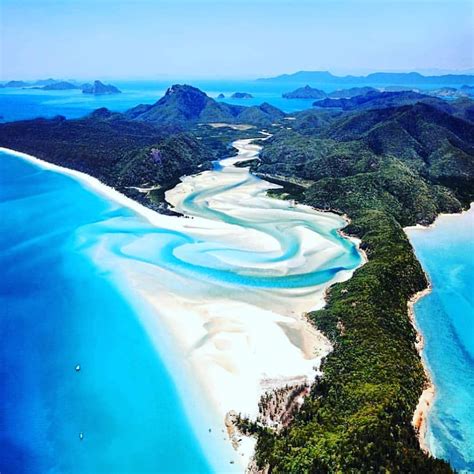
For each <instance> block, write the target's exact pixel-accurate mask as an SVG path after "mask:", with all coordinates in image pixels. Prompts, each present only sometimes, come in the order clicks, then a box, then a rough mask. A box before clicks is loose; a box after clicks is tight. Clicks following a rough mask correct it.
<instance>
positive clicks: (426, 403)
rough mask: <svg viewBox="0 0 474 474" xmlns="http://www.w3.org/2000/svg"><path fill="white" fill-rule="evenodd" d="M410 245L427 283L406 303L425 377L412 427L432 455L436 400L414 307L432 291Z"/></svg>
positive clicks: (416, 227) (444, 215)
mask: <svg viewBox="0 0 474 474" xmlns="http://www.w3.org/2000/svg"><path fill="white" fill-rule="evenodd" d="M473 207H474V202H471V203H470V205H469V207H468V208H467V209H463V210H462V211H461V212H456V213H451V214H448V213H441V214H438V216H437V217H436V219H435V220H434V221H433V222H432V223H431V224H429V225H421V224H416V225H413V226H407V227H404V228H403V231H404V232H405V235H406V236H407V238H408V240H410V238H409V235H408V232H407V231H412V230H419V231H427V230H430V229H433V228H434V227H436V226H437V225H438V224H439V220H440V219H446V218H447V219H450V218H453V217H459V216H462V215H464V214H466V213H467V212H469V211H470V210H471V209H472V208H473ZM410 245H411V246H412V249H413V253H414V254H415V256H416V258H417V260H418V262H419V263H420V265H421V268H422V270H423V273H424V275H425V278H426V281H427V282H428V286H427V287H426V288H424V289H423V290H420V291H418V292H417V293H415V294H414V295H413V296H412V297H411V298H410V299H409V300H408V302H407V311H408V318H409V320H410V322H411V324H412V326H413V328H414V329H415V331H416V339H417V340H416V343H415V347H416V350H417V351H418V354H419V356H420V360H421V364H422V366H423V370H424V373H425V376H426V386H425V388H424V389H423V392H422V393H421V395H420V398H419V399H418V404H417V406H416V408H415V411H414V413H413V418H412V425H413V427H414V428H415V432H416V435H417V438H418V442H419V444H420V448H421V450H422V451H423V452H425V453H426V454H429V455H432V454H431V451H430V448H429V446H428V443H427V442H426V432H427V429H428V417H429V414H430V410H431V408H432V406H433V403H434V400H435V398H436V386H435V384H434V382H433V377H432V375H431V373H430V369H429V367H428V365H427V363H426V361H425V360H424V357H423V350H424V345H425V342H424V336H423V332H422V331H421V329H420V328H419V326H418V324H417V320H416V312H415V305H416V303H417V302H418V301H419V300H421V299H422V298H423V297H425V296H427V295H429V294H430V293H431V292H432V291H433V285H432V283H431V279H430V277H429V275H428V273H427V272H426V270H425V269H424V268H423V266H422V264H421V262H420V260H419V258H418V256H417V255H416V252H415V248H414V247H413V245H412V243H411V241H410Z"/></svg>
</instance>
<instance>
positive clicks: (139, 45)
mask: <svg viewBox="0 0 474 474" xmlns="http://www.w3.org/2000/svg"><path fill="white" fill-rule="evenodd" d="M454 3H455V4H456V8H453V4H454ZM382 4H383V8H380V6H381V5H382ZM472 19H473V12H472V3H471V2H469V1H464V0H455V1H454V2H453V1H451V2H449V1H446V0H439V1H436V2H430V3H429V4H428V3H427V2H426V1H416V2H407V1H398V2H392V1H385V2H375V1H373V0H362V1H357V2H354V1H351V0H336V1H332V2H329V1H322V2H317V3H316V2H309V1H306V0H300V1H298V2H292V3H290V2H288V1H278V0H276V1H273V2H270V1H269V0H255V1H254V2H250V1H247V0H244V1H242V0H241V1H239V2H238V1H236V0H229V1H220V2H217V1H208V0H207V1H192V0H175V1H173V2H172V1H170V0H160V1H154V2H152V1H151V0H139V1H135V2H131V1H129V0H128V1H127V0H114V1H112V0H102V1H97V0H96V1H92V0H70V1H64V0H35V1H32V0H25V1H22V2H18V1H17V0H16V1H15V0H0V21H1V26H2V28H1V31H2V33H1V46H0V54H1V58H0V79H1V80H11V79H38V78H44V77H57V78H63V79H67V78H77V79H89V78H96V77H100V78H102V79H108V78H116V79H120V78H123V79H125V78H136V79H138V78H141V79H146V78H148V79H151V78H171V77H173V78H178V77H181V78H186V79H191V78H196V79H198V78H226V77H233V78H256V77H265V76H266V77H268V76H273V75H279V74H283V73H293V72H296V71H299V70H313V71H314V70H323V71H326V70H327V71H330V72H332V73H333V74H335V75H345V74H357V75H366V74H368V73H370V72H375V71H384V72H388V71H397V72H400V71H406V72H408V71H418V72H421V73H424V74H434V75H436V74H443V73H449V72H457V73H466V72H467V73H472V72H473V68H474V62H473V43H474V34H473V31H472ZM400 30H403V34H402V35H400ZM308 50H310V51H311V54H308Z"/></svg>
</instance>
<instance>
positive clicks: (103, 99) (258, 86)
mask: <svg viewBox="0 0 474 474" xmlns="http://www.w3.org/2000/svg"><path fill="white" fill-rule="evenodd" d="M104 82H107V83H109V82H110V83H111V84H114V85H116V86H117V87H118V88H119V89H120V90H121V91H122V94H117V95H109V96H107V95H105V96H92V95H88V94H83V93H82V92H81V91H80V90H74V89H73V90H66V91H43V90H35V89H28V88H27V89H22V88H4V89H2V88H0V123H1V122H2V121H3V122H10V121H14V120H26V119H32V118H37V117H45V118H50V117H54V116H55V115H63V116H65V117H66V118H79V117H82V116H84V115H87V114H88V113H90V112H92V111H93V110H95V109H98V108H100V107H107V108H109V109H110V110H112V111H114V112H123V111H125V110H127V109H129V108H131V107H134V106H136V105H138V104H153V103H154V102H156V101H157V100H158V99H160V98H161V97H162V96H163V95H164V94H165V92H166V89H167V88H168V87H170V86H171V85H173V84H183V83H186V84H190V85H193V86H195V87H198V88H200V89H202V90H203V91H204V92H206V93H207V94H208V95H209V96H210V97H213V98H215V99H217V96H218V95H219V94H221V93H223V94H224V95H225V98H224V99H218V100H219V101H220V102H227V103H229V104H235V105H247V106H249V105H260V104H262V103H263V102H268V103H270V104H272V105H274V106H275V107H278V108H279V109H281V110H283V111H284V112H288V113H291V112H296V111H299V110H305V109H309V108H311V106H312V103H313V102H314V100H313V99H284V98H282V96H281V95H282V93H284V92H289V91H292V90H294V89H296V88H297V87H301V86H304V84H300V83H294V84H292V83H289V84H288V83H287V84H281V83H277V82H275V83H272V82H261V81H255V80H206V81H204V80H198V79H196V80H192V79H189V80H182V79H169V80H163V79H160V80H156V81H154V80H141V81H138V80H135V81H132V80H128V81H125V80H112V79H111V80H110V81H109V80H107V81H104ZM312 85H313V84H312ZM357 85H360V84H357V83H354V84H348V85H344V86H335V85H334V84H314V87H317V88H320V89H322V90H324V91H325V92H332V91H333V90H335V89H341V88H348V87H351V86H357ZM438 86H439V87H442V86H443V84H439V85H434V84H432V85H429V86H427V88H428V89H431V88H437V87H438ZM234 92H248V93H250V94H251V95H252V96H253V98H251V99H232V98H231V97H230V96H231V95H232V94H233V93H234Z"/></svg>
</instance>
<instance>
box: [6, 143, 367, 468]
mask: <svg viewBox="0 0 474 474" xmlns="http://www.w3.org/2000/svg"><path fill="white" fill-rule="evenodd" d="M257 139H258V140H265V139H266V137H258V138H257ZM253 140H254V139H247V140H244V143H245V142H247V141H253ZM234 143H235V142H234ZM249 145H250V143H249ZM256 147H257V148H260V146H259V145H256ZM0 151H5V152H8V153H10V154H13V155H15V156H17V157H19V158H21V159H25V160H27V161H29V162H30V163H32V164H35V165H37V166H39V167H40V168H41V169H45V170H51V171H54V172H59V173H61V174H63V175H67V176H70V177H72V178H74V179H76V180H77V181H78V182H79V183H80V184H81V185H84V186H85V187H86V188H89V189H91V190H92V191H94V192H97V193H98V194H99V195H101V196H104V197H105V198H107V199H110V200H112V201H114V202H115V203H117V204H119V205H123V206H125V207H127V208H129V209H131V210H133V211H135V212H136V213H137V214H138V215H140V216H142V217H144V218H145V219H146V220H147V221H148V222H150V223H151V224H152V225H154V226H159V227H162V226H163V227H165V228H168V229H170V228H172V229H178V230H180V231H182V230H183V229H185V231H189V230H190V229H191V230H193V229H194V228H199V227H206V226H205V225H204V224H207V227H208V228H209V222H208V219H207V218H206V217H199V216H197V217H194V216H187V217H188V218H187V219H179V218H178V217H174V216H167V215H163V214H160V213H158V212H156V211H153V210H151V209H149V208H147V207H145V206H144V205H142V204H139V203H137V202H136V201H134V200H133V199H131V198H128V197H126V196H124V195H123V194H122V193H120V192H119V191H117V190H115V189H114V188H112V187H111V186H107V185H105V184H103V183H102V182H100V181H99V180H98V179H97V178H94V177H92V176H90V175H87V174H86V173H82V172H79V171H75V170H71V169H69V168H65V167H62V166H59V165H55V164H52V163H49V162H47V161H44V160H41V159H39V158H36V157H34V156H32V155H29V154H26V153H22V152H17V151H15V150H10V149H7V148H3V147H1V148H0ZM237 151H238V152H239V153H240V152H241V150H240V149H237ZM244 153H245V151H244ZM232 159H233V158H232V157H231V158H228V160H232ZM267 184H268V183H267ZM298 206H301V207H302V208H303V207H308V206H305V205H298ZM310 210H311V211H313V212H314V211H316V212H317V213H318V214H321V215H326V216H328V218H330V216H331V215H333V216H337V217H341V216H338V215H337V214H335V213H332V212H327V211H324V212H323V211H318V210H316V209H314V208H310ZM343 219H344V221H345V222H346V223H347V222H348V220H347V218H344V217H343ZM210 225H211V226H210V230H208V232H211V233H212V232H216V231H218V230H219V229H220V228H221V226H220V223H217V224H216V222H215V221H211V223H210ZM228 225H229V224H225V226H228ZM339 230H340V229H338V232H339ZM202 235H205V231H203V234H202ZM340 235H341V237H344V238H347V239H349V240H350V241H352V243H353V244H354V245H355V246H356V248H357V250H358V252H359V254H360V255H361V263H360V265H358V266H357V267H356V268H355V269H353V270H350V276H347V272H346V273H343V274H341V275H340V279H339V278H337V279H334V280H333V281H330V282H328V284H325V285H324V286H325V290H327V289H328V288H329V287H330V286H332V285H333V284H334V283H336V282H337V281H343V280H347V279H348V278H350V277H351V276H352V274H353V272H354V271H355V270H356V269H357V268H359V267H360V266H361V265H363V264H364V263H365V261H366V260H365V258H364V256H363V255H364V254H365V253H363V251H362V250H361V249H360V246H359V243H360V241H359V240H358V239H355V238H353V237H351V236H345V235H344V234H343V233H341V234H340ZM305 243H306V241H305ZM255 245H257V247H258V246H259V245H262V242H259V243H255ZM265 245H269V244H268V242H263V246H264V247H265ZM306 245H307V243H306ZM141 285H143V282H141V281H139V280H137V282H133V286H134V287H135V289H137V288H138V289H139V295H140V296H141V298H142V299H143V300H144V302H145V303H146V304H147V305H148V306H150V307H151V308H152V309H155V310H156V313H157V314H159V316H160V320H161V321H158V322H159V323H160V324H163V325H164V326H165V329H166V331H167V332H169V333H170V338H171V339H173V340H175V341H176V343H177V346H179V347H181V348H184V349H185V348H186V343H187V341H186V335H185V334H183V333H182V327H181V326H180V325H179V324H178V325H177V324H176V322H175V323H174V325H173V321H172V318H171V317H170V316H171V315H165V314H164V313H165V312H164V311H161V310H160V308H159V306H160V305H159V304H158V302H157V301H155V300H154V299H153V298H152V297H151V296H150V294H151V291H150V292H149V293H147V292H146V290H145V289H143V287H142V286H141ZM168 296H170V295H168V294H165V297H168ZM276 297H277V298H276V299H278V298H282V296H281V295H279V296H278V293H276ZM314 298H317V302H318V306H319V305H320V304H321V303H322V304H323V305H325V304H326V301H325V291H324V292H323V291H321V292H320V293H315V294H314V296H313V302H316V301H315V300H314ZM321 298H322V300H321ZM165 300H166V298H165ZM320 300H321V301H320ZM178 303H179V302H178ZM234 303H235V301H233V300H229V301H216V302H214V304H213V305H210V308H209V309H207V310H206V311H207V312H208V313H215V314H216V315H218V316H219V318H221V319H222V320H224V319H225V318H226V310H228V308H227V306H229V305H230V306H232V305H234ZM286 303H288V301H286ZM301 304H302V303H301V302H300V303H299V306H301ZM161 305H162V303H161ZM165 306H166V305H165ZM294 306H295V307H294V308H293V309H294V310H292V311H291V313H292V315H289V314H288V315H286V313H285V314H284V313H282V314H281V315H280V314H279V313H275V312H274V311H272V310H271V309H269V310H259V309H258V308H257V307H253V306H251V305H247V312H250V314H249V315H250V316H253V317H254V318H255V321H253V322H252V331H261V333H262V336H263V334H264V333H265V332H266V330H264V329H263V328H265V327H266V328H267V329H268V328H270V323H271V324H272V326H271V327H274V326H281V327H280V331H281V330H282V329H283V332H286V333H287V336H288V337H289V338H290V337H295V338H296V339H299V338H300V333H301V335H303V334H304V340H303V338H302V339H301V340H300V341H299V342H298V345H299V344H301V345H302V346H301V347H310V348H311V352H312V353H313V355H312V356H311V357H309V356H308V355H305V357H304V358H305V359H307V360H306V362H304V365H301V364H302V363H303V361H302V362H301V363H300V364H299V366H298V364H297V365H296V366H291V363H290V366H291V367H293V369H294V371H293V372H291V371H290V370H289V369H290V368H291V367H283V368H280V367H278V361H277V360H276V359H275V360H274V361H273V364H268V365H273V366H275V365H276V366H277V367H276V368H275V367H273V370H274V371H275V370H276V372H277V375H276V374H273V373H270V374H269V378H268V380H267V381H266V382H267V383H266V384H263V382H264V380H263V379H261V384H262V385H261V387H260V389H259V396H258V397H253V396H252V393H253V389H251V390H250V392H252V393H251V394H250V395H251V396H250V398H252V400H253V398H255V399H254V400H253V401H252V409H251V412H250V413H248V414H250V415H252V414H253V413H255V412H256V411H257V410H258V403H259V400H260V397H261V395H263V394H265V392H266V391H267V390H268V389H269V388H272V389H273V388H278V387H280V386H284V385H285V384H286V383H287V382H288V376H289V375H290V373H292V374H293V375H295V376H298V375H301V374H304V376H305V377H306V378H307V379H308V380H310V381H311V380H312V379H313V378H314V376H315V375H316V374H317V370H319V366H320V362H321V358H322V357H323V356H324V355H326V352H327V351H330V350H331V349H330V348H329V347H328V346H326V345H325V344H323V346H324V350H323V352H324V354H316V353H315V352H314V351H316V350H317V349H318V348H319V350H320V351H321V350H322V347H323V346H321V344H322V341H323V339H325V338H324V336H322V334H321V333H320V332H319V331H318V330H317V328H316V327H315V326H314V325H313V324H312V323H310V322H309V321H307V320H306V318H304V313H302V314H297V313H298V312H299V308H298V304H297V303H296V302H295V303H294ZM238 308H239V309H237V312H238V311H241V309H242V308H243V306H238ZM177 309H179V304H178V305H177V304H176V302H175V304H174V305H173V304H172V303H171V300H170V310H169V311H168V313H173V312H174V314H173V315H172V316H175V314H176V312H175V311H176V310H177ZM184 309H185V311H187V309H186V308H184ZM307 311H311V308H310V307H308V308H307ZM287 312H288V313H290V311H289V308H288V309H287ZM183 314H185V313H183ZM263 317H264V318H265V319H267V320H269V321H267V322H266V323H265V324H263V325H262V324H261V325H260V326H261V328H257V327H256V324H255V322H256V320H258V319H259V318H263ZM282 318H284V319H282ZM250 319H252V318H250ZM229 320H230V321H231V320H232V319H229ZM211 321H213V319H211ZM198 322H199V321H198V320H196V319H194V320H191V324H193V323H198ZM154 323H156V321H152V322H151V323H150V324H151V325H153V324H154ZM206 324H207V323H206ZM245 324H247V323H245ZM283 326H284V327H283ZM191 327H196V328H197V327H198V326H191ZM248 327H249V328H250V324H249V326H248ZM285 328H286V329H285ZM266 334H267V336H268V334H270V333H268V332H267V333H266ZM290 334H291V335H292V336H290ZM275 335H276V334H275ZM321 338H323V339H321ZM180 339H181V340H180ZM268 339H270V338H268ZM272 340H274V341H276V342H277V343H278V340H279V339H272ZM262 347H263V348H264V349H263V351H262ZM265 347H266V346H265V345H263V346H261V348H260V351H261V352H265ZM295 347H298V346H297V345H296V344H295ZM282 349H284V351H286V347H285V346H282ZM300 350H302V351H303V349H302V348H300ZM307 350H308V349H304V352H306V351H307ZM284 351H282V352H284ZM261 352H259V355H258V356H257V357H261ZM308 354H309V353H308ZM289 356H290V357H289V359H288V361H289V362H291V361H295V362H296V360H297V359H295V357H297V356H296V355H291V354H290V355H289ZM208 357H209V355H208ZM257 361H259V359H257ZM267 362H269V361H267ZM193 368H195V366H194V365H193ZM268 368H269V369H270V370H272V367H268ZM315 368H316V371H315ZM293 369H291V370H293ZM303 369H304V370H303ZM196 373H197V374H198V375H197V377H196V379H197V381H196V384H197V385H200V386H201V387H204V388H205V389H206V395H207V396H209V402H210V405H211V408H214V409H215V410H216V411H217V412H218V413H219V412H220V411H221V410H220V408H219V407H220V406H221V403H219V402H220V401H219V398H218V397H217V396H216V395H215V393H213V392H211V393H209V387H208V386H207V388H206V382H208V380H207V377H208V376H209V374H205V373H204V371H201V370H200V369H198V370H197V372H196ZM275 375H276V376H275ZM213 376H214V379H218V378H219V373H217V372H216V373H214V374H213ZM220 380H221V385H225V381H224V383H222V380H225V379H222V377H220ZM268 384H269V385H268ZM264 385H265V386H264ZM211 386H212V384H211ZM221 393H222V392H221ZM235 396H237V398H235ZM238 398H239V396H238V393H237V394H235V395H234V397H233V398H232V399H235V400H237V399H238ZM248 398H249V397H248ZM247 401H248V400H247ZM248 406H249V408H250V403H248ZM216 407H217V408H216ZM228 412H229V411H228V410H227V411H226V414H227V413H228ZM244 413H246V414H247V410H246V411H244ZM200 428H203V427H200ZM204 428H206V427H204ZM202 431H203V430H199V433H201V432H202ZM206 431H207V428H206ZM199 438H201V441H202V442H203V443H205V439H204V437H203V436H199ZM254 444H255V441H254V440H253V439H252V440H249V441H248V442H242V445H243V446H241V448H240V449H239V451H238V458H239V460H240V458H241V457H243V458H244V459H246V460H247V459H250V458H251V456H252V455H253V451H254ZM242 452H244V453H243V454H242V456H241V453H242ZM243 464H245V466H244V468H245V467H246V466H247V465H248V463H247V462H244V463H243ZM229 467H230V466H229Z"/></svg>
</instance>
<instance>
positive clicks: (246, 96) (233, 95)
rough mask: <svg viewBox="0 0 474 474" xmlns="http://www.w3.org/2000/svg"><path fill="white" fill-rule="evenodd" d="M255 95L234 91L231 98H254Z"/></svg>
mask: <svg viewBox="0 0 474 474" xmlns="http://www.w3.org/2000/svg"><path fill="white" fill-rule="evenodd" d="M252 98H253V95H252V94H249V93H248V92H234V93H233V94H232V95H231V99H252Z"/></svg>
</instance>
